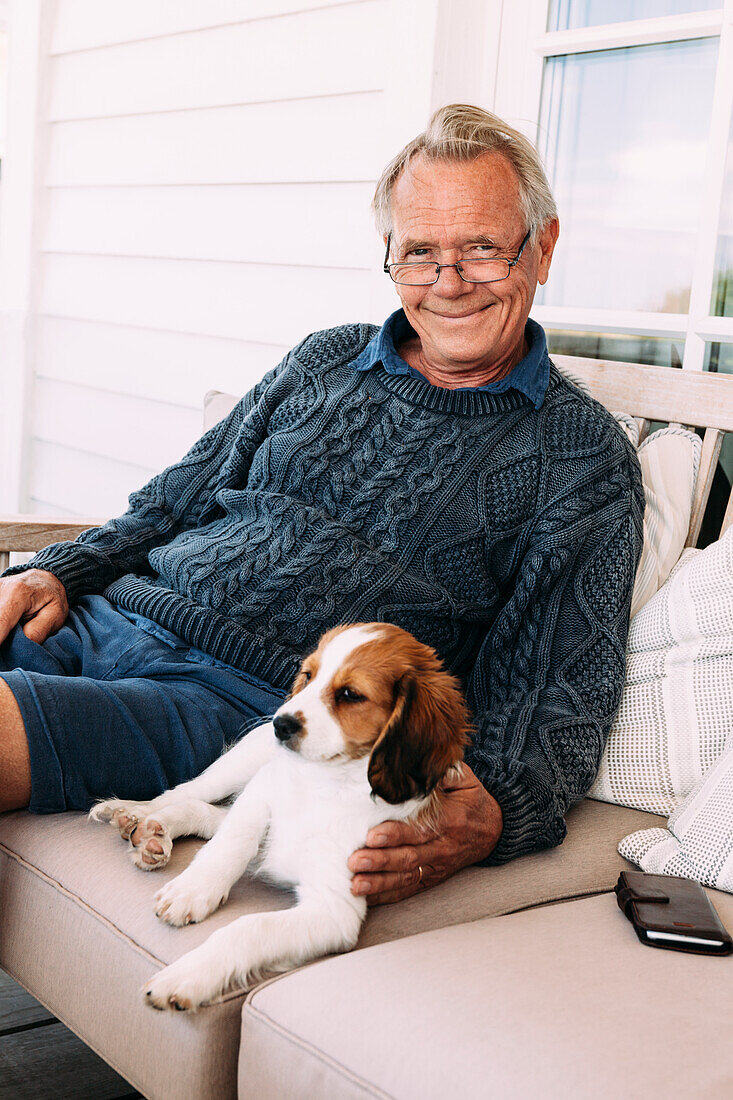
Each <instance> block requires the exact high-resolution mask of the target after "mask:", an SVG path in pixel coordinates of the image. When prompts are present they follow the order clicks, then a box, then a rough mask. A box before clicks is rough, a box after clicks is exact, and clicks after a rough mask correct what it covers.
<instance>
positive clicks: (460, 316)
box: [430, 302, 494, 321]
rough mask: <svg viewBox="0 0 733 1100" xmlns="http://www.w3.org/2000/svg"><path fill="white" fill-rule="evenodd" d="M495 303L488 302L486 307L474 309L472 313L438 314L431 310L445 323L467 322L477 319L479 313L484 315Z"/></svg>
mask: <svg viewBox="0 0 733 1100" xmlns="http://www.w3.org/2000/svg"><path fill="white" fill-rule="evenodd" d="M493 305H494V303H493V302H487V304H486V305H485V306H479V307H478V309H472V310H471V312H470V313H438V311H437V310H434V309H432V310H430V312H431V313H432V314H433V316H435V317H440V318H442V320H444V321H465V320H467V319H468V318H469V317H476V316H478V314H479V313H483V312H484V310H486V309H488V308H489V306H493Z"/></svg>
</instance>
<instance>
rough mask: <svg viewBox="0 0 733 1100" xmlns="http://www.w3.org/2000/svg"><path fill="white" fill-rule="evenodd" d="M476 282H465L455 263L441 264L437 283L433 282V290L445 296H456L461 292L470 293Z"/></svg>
mask: <svg viewBox="0 0 733 1100" xmlns="http://www.w3.org/2000/svg"><path fill="white" fill-rule="evenodd" d="M473 287H474V284H473V283H467V282H465V281H464V280H463V279H462V278H461V276H460V275H459V274H458V272H457V271H456V265H455V264H441V265H440V274H439V276H438V281H437V283H433V285H432V288H431V289H432V290H433V291H435V292H436V293H437V294H440V295H442V296H443V297H444V298H455V297H457V296H458V295H459V294H465V293H466V291H468V292H469V293H470V292H471V291H472V290H473Z"/></svg>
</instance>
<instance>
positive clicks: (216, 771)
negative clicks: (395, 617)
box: [91, 623, 471, 1009]
mask: <svg viewBox="0 0 733 1100" xmlns="http://www.w3.org/2000/svg"><path fill="white" fill-rule="evenodd" d="M470 729H471V725H470V719H469V715H468V711H467V709H466V706H465V703H464V701H463V698H462V696H461V693H460V691H459V687H458V681H457V680H456V679H455V677H453V676H451V675H450V674H449V673H447V672H446V671H445V670H444V669H443V668H442V665H441V662H440V660H439V659H438V657H437V656H436V654H435V652H434V650H432V649H431V648H430V647H429V646H426V645H423V644H422V643H421V642H418V641H417V640H416V639H415V638H414V637H413V636H412V635H411V634H408V633H407V631H405V630H402V629H401V628H400V627H397V626H393V625H392V624H390V623H357V624H349V625H344V626H338V627H335V628H334V629H332V630H329V631H328V632H327V633H326V634H324V635H323V637H322V638H321V640H320V642H319V644H318V647H317V649H316V650H315V651H314V652H313V653H311V654H310V655H309V656H308V657H306V658H305V660H304V661H303V663H302V665H301V668H300V671H299V673H298V675H297V677H296V680H295V683H294V685H293V690H292V693H291V695H290V696H289V697H288V699H287V700H286V701H285V702H284V703H283V705H282V706H281V707H280V708H279V709H278V711H277V712H276V713H275V714H274V715H273V718H272V721H270V722H266V723H265V724H263V725H262V726H259V727H258V728H257V729H255V730H252V732H250V733H248V734H247V735H246V737H244V738H243V739H242V740H241V741H240V742H238V743H237V744H236V745H235V746H234V747H233V748H232V749H230V750H229V752H227V753H225V754H224V756H222V757H221V758H220V759H219V760H217V761H216V762H215V763H214V764H212V765H211V767H210V768H208V769H207V770H206V771H205V772H203V774H202V775H200V776H199V777H198V778H197V779H194V780H192V781H190V782H188V783H183V784H181V785H180V786H179V787H176V788H175V789H174V790H172V791H168V792H166V793H165V794H162V795H160V797H159V798H156V799H154V800H153V801H152V802H148V803H143V804H133V803H129V802H124V801H119V800H114V801H109V802H103V803H100V804H99V805H98V806H96V807H95V809H94V810H93V811H92V815H91V816H92V817H93V818H95V819H96V820H102V821H111V822H112V824H113V825H115V826H116V827H117V828H119V829H120V832H121V833H122V835H123V836H125V837H126V838H129V837H130V836H131V835H132V834H133V833H134V845H133V847H132V854H133V859H134V861H135V862H136V863H137V865H138V866H140V867H142V868H143V869H146V870H151V869H154V868H155V867H160V866H164V865H165V863H167V861H168V859H169V857H170V852H171V846H172V842H173V840H174V839H175V837H177V836H183V835H186V836H191V835H197V836H203V837H206V838H207V839H208V838H210V837H211V838H213V839H211V840H210V843H209V844H207V845H205V846H204V847H203V848H202V849H201V850H200V851H199V852H198V853H197V855H196V857H195V858H194V860H193V861H192V863H191V864H190V865H189V866H188V867H187V868H186V870H185V871H184V872H183V873H182V874H180V875H179V876H178V877H177V878H175V879H173V880H172V881H171V882H169V883H167V884H166V886H164V887H163V889H162V890H159V891H158V893H157V894H156V895H155V899H156V913H157V915H158V916H159V917H160V918H161V919H163V920H165V921H167V922H168V923H169V924H173V925H182V924H188V923H190V922H192V921H200V920H204V919H205V917H207V916H208V915H209V914H210V913H212V912H214V910H215V909H217V908H218V907H219V905H220V904H221V903H222V902H223V901H225V900H226V898H227V897H228V895H229V891H230V890H231V888H232V886H233V885H234V883H235V882H236V881H237V879H239V878H240V876H241V875H242V874H243V873H244V871H245V870H246V869H247V867H248V865H249V864H250V863H251V862H252V861H253V860H254V859H255V858H256V857H257V856H258V854H259V856H260V860H261V861H260V863H259V865H258V867H257V871H256V873H257V874H260V875H264V876H265V877H267V878H268V879H270V880H271V881H274V882H276V883H278V884H281V885H286V886H289V887H292V888H294V889H295V891H296V895H297V904H296V905H295V906H294V907H293V908H292V909H289V910H286V911H284V912H282V911H281V912H275V913H258V914H253V915H249V916H246V917H241V918H239V919H238V920H235V921H233V922H232V923H231V924H229V925H228V926H226V927H224V928H221V929H219V930H218V931H216V932H215V933H214V934H213V935H212V936H211V937H210V938H209V939H208V940H207V941H206V942H205V943H203V944H202V945H201V946H200V947H198V948H196V950H194V951H191V952H189V953H188V954H187V955H184V956H183V957H182V958H180V959H179V960H178V961H177V962H175V963H173V964H172V965H171V966H168V967H166V968H165V969H164V970H162V971H160V972H159V973H158V974H156V975H155V977H154V978H153V979H152V980H151V981H150V982H148V984H147V985H146V987H145V989H144V993H145V996H146V998H147V1000H148V1002H149V1003H150V1004H152V1005H153V1006H154V1007H156V1008H178V1009H195V1008H197V1007H198V1006H199V1005H201V1004H203V1003H206V1002H209V1001H211V1000H212V999H213V998H215V997H217V996H219V995H220V994H221V993H223V992H224V991H225V990H226V989H228V988H229V987H230V986H232V985H236V986H241V987H246V985H247V983H248V982H249V981H251V980H252V978H254V977H256V976H257V975H259V974H260V973H262V972H263V971H264V970H288V969H290V968H291V967H294V966H299V965H301V964H302V963H304V962H306V961H308V960H309V959H312V958H316V957H317V956H319V955H323V954H327V953H330V952H334V951H344V950H348V949H349V948H351V947H353V946H354V944H355V943H356V940H357V937H358V935H359V929H360V927H361V924H362V922H363V920H364V917H365V915H366V899H365V898H363V897H354V896H353V895H352V894H351V891H350V881H351V874H350V872H349V870H348V868H347V865H346V861H347V859H348V857H349V855H350V854H351V852H352V851H354V850H355V849H356V848H360V847H362V846H363V844H364V840H365V837H366V834H367V832H368V831H369V829H371V828H372V827H373V826H375V825H378V824H379V823H380V822H382V821H384V820H386V819H387V818H391V819H394V820H407V819H415V818H417V817H421V816H423V815H428V816H429V817H430V818H431V819H433V820H435V819H436V818H437V817H438V816H439V804H438V801H437V787H438V784H439V782H440V780H441V779H442V778H443V777H444V776H445V775H446V773H447V772H448V771H449V770H450V769H451V768H460V766H461V760H462V757H463V749H464V746H465V745H466V743H467V741H468V738H469V734H470ZM240 792H241V793H240ZM232 795H238V797H237V798H236V801H235V802H234V803H233V804H232V805H231V806H221V805H213V803H220V802H221V801H222V800H223V799H225V798H229V797H230V796H232Z"/></svg>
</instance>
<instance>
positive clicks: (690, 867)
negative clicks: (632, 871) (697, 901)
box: [618, 742, 733, 893]
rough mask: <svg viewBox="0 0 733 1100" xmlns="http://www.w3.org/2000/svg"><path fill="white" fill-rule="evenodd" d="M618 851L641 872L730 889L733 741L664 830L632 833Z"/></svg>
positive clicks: (732, 877) (732, 889)
mask: <svg viewBox="0 0 733 1100" xmlns="http://www.w3.org/2000/svg"><path fill="white" fill-rule="evenodd" d="M618 850H619V852H620V853H621V855H622V856H624V857H625V858H626V859H628V860H631V862H632V863H636V864H637V865H638V866H639V867H641V869H642V871H649V872H651V873H652V874H655V875H677V876H678V877H679V878H692V879H696V880H697V881H698V882H702V883H703V884H704V885H705V886H715V887H717V888H718V890H727V891H729V892H730V893H733V742H732V743H731V744H729V745H728V746H727V748H726V750H725V752H724V753H723V755H722V756H721V757H720V759H719V760H718V761H717V763H715V764H713V766H712V767H711V768H710V769H709V770H708V771H707V772H706V773H705V775H704V776H703V778H702V779H701V781H700V782H699V783H698V785H697V787H696V788H695V789H694V791H692V792H691V794H689V795H688V797H687V798H686V799H685V800H684V802H683V803H682V804H681V805H680V806H679V807H678V808H677V809H676V810H675V812H674V813H673V814H672V816H671V817H670V819H669V821H668V823H667V828H666V829H641V830H640V831H639V832H636V833H630V834H629V836H626V837H624V839H623V840H622V841H621V843H620V844H619V846H618Z"/></svg>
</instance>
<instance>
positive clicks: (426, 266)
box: [384, 229, 532, 286]
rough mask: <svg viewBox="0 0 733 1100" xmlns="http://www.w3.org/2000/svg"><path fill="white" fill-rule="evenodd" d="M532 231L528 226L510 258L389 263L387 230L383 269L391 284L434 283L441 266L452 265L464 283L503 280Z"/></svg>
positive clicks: (516, 262)
mask: <svg viewBox="0 0 733 1100" xmlns="http://www.w3.org/2000/svg"><path fill="white" fill-rule="evenodd" d="M531 232H532V230H531V229H528V230H527V232H526V234H525V237H524V240H523V241H522V243H521V244H520V246H519V251H518V252H517V254H516V256H515V257H514V259H513V260H505V259H504V258H503V257H500V256H491V257H488V258H486V259H481V260H459V261H458V263H456V264H436V263H433V262H432V261H430V262H428V261H427V260H416V261H410V262H405V263H396V264H391V263H389V262H388V261H389V250H390V247H391V245H392V234H391V233H390V234H389V236H388V237H387V252H386V254H385V257H384V270H385V272H386V274H387V275H389V277H390V279H391V280H392V282H393V283H399V284H401V285H402V286H432V285H433V284H434V283H437V281H438V279H439V278H440V273H441V271H442V270H443V268H444V267H454V268H455V269H456V271H457V272H458V274H459V276H460V278H461V279H463V281H464V283H500V282H501V281H502V279H508V278H509V276H510V275H511V271H512V268H513V267H514V266H515V265H516V264H518V263H519V259H520V257H521V255H522V253H523V252H524V246H525V245H526V243H527V241H528V240H529V237H530V234H531Z"/></svg>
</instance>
